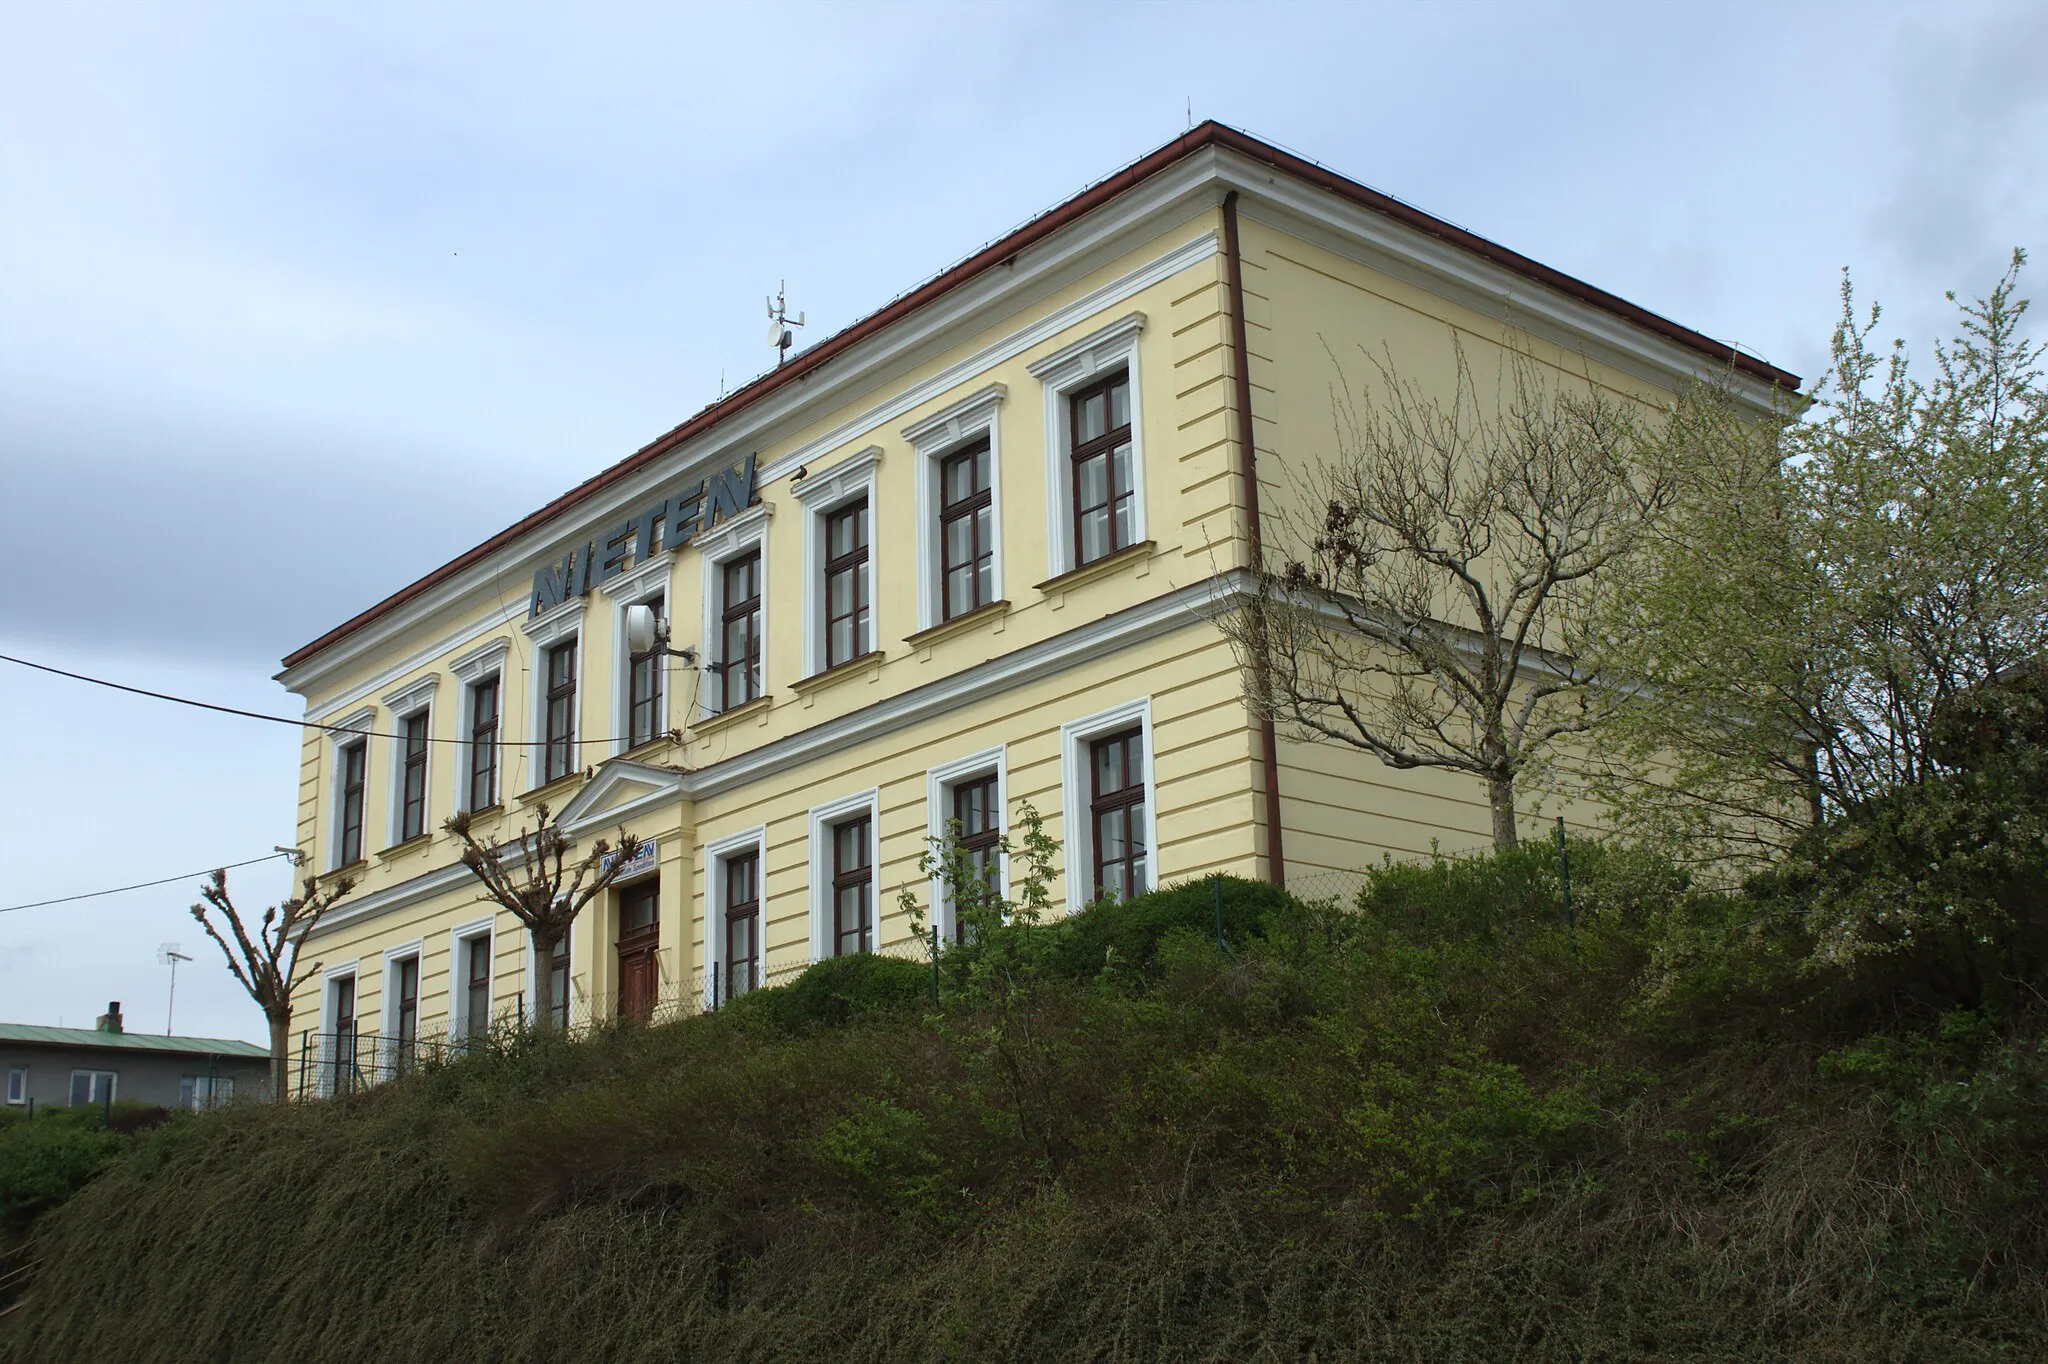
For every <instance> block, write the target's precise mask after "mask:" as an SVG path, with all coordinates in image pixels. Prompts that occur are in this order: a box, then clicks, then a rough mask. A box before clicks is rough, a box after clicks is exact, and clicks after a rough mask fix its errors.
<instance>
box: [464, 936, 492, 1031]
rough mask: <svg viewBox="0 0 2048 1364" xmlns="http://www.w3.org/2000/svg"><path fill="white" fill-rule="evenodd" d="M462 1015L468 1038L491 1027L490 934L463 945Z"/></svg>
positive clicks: (469, 939)
mask: <svg viewBox="0 0 2048 1364" xmlns="http://www.w3.org/2000/svg"><path fill="white" fill-rule="evenodd" d="M462 955H463V957H464V959H465V960H464V967H465V969H464V971H463V991H464V998H463V1014H462V1030H463V1033H464V1035H465V1036H469V1037H475V1036H478V1035H480V1034H482V1033H485V1032H488V1031H489V1030H490V1027H491V939H490V935H489V934H485V935H484V936H482V937H478V938H467V939H465V940H464V941H463V944H462Z"/></svg>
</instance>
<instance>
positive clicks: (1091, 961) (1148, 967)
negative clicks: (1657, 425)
mask: <svg viewBox="0 0 2048 1364" xmlns="http://www.w3.org/2000/svg"><path fill="white" fill-rule="evenodd" d="M1219 887H1220V888H1221V889H1220V894H1221V905H1222V918H1223V940H1224V942H1225V943H1227V944H1229V945H1230V946H1231V947H1233V948H1240V947H1242V946H1244V945H1245V944H1246V943H1248V942H1249V941H1251V940H1252V939H1253V938H1255V937H1257V936H1259V935H1260V934H1261V933H1262V932H1263V931H1264V929H1265V926H1266V924H1267V922H1268V921H1269V920H1270V919H1272V918H1273V917H1274V916H1276V915H1280V914H1284V913H1286V912H1287V911H1289V910H1291V909H1295V908H1297V907H1298V906H1299V903H1300V902H1299V901H1297V900H1295V899H1294V897H1293V896H1291V895H1289V894H1287V892H1286V891H1284V890H1281V889H1280V888H1278V887H1277V886H1273V885H1269V884H1267V883H1266V882H1264V881H1246V880H1243V879H1241V878H1239V877H1235V876H1205V877H1203V878H1202V879H1201V880H1199V881H1186V882H1182V883H1181V884H1179V885H1173V886H1166V887H1163V888H1162V889H1159V890H1155V891H1150V892H1148V893H1146V894H1144V895H1139V896H1135V897H1133V898H1131V899H1129V900H1103V901H1099V902H1097V903H1095V904H1092V905H1089V906H1088V907H1087V908H1086V909H1084V910H1082V911H1081V912H1080V913H1078V914H1075V915H1072V916H1070V917H1069V918H1067V919H1066V920H1064V921H1063V922H1060V923H1056V924H1053V925H1050V926H1049V927H1048V928H1047V929H1045V930H1043V931H1045V932H1046V933H1047V935H1048V943H1047V946H1046V950H1045V954H1044V958H1043V969H1044V970H1045V972H1046V974H1047V975H1048V976H1050V977H1052V978H1054V979H1063V980H1093V979H1095V978H1097V977H1098V976H1100V975H1102V973H1103V972H1104V971H1105V970H1108V971H1109V972H1110V973H1111V974H1112V975H1115V974H1117V973H1119V972H1128V973H1130V974H1131V975H1133V976H1134V977H1136V978H1137V979H1140V980H1153V979H1156V978H1157V977H1158V973H1159V961H1158V958H1159V944H1160V941H1161V940H1162V939H1163V938H1165V937H1166V935H1167V934H1168V933H1169V932H1172V931H1173V930H1174V929H1184V930H1186V931H1188V932H1189V933H1193V934H1196V935H1198V936H1202V937H1206V938H1208V939H1209V940H1210V941H1212V942H1213V941H1214V940H1215V937H1216V920H1217V905H1218V895H1219Z"/></svg>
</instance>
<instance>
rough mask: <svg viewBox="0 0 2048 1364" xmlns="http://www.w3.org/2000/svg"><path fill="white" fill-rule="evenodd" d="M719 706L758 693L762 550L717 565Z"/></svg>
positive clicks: (743, 701) (741, 701) (734, 703)
mask: <svg viewBox="0 0 2048 1364" xmlns="http://www.w3.org/2000/svg"><path fill="white" fill-rule="evenodd" d="M718 694H719V709H720V710H731V709H733V708H734V707H735V706H744V705H745V704H747V702H749V701H752V700H754V699H755V698H756V697H758V696H760V694H761V551H760V550H759V549H753V550H749V551H747V552H746V553H745V554H742V555H741V556H740V557H739V558H737V559H733V560H730V561H729V562H727V563H723V564H720V565H719V639H718Z"/></svg>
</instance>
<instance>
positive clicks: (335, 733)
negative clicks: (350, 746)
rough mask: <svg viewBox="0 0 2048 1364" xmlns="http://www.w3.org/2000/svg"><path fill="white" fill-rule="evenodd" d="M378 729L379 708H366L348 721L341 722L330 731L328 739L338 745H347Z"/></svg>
mask: <svg viewBox="0 0 2048 1364" xmlns="http://www.w3.org/2000/svg"><path fill="white" fill-rule="evenodd" d="M376 727H377V708H376V707H375V706H364V707H363V708H362V709H361V710H359V711H357V712H356V713H355V714H353V715H351V716H349V717H348V718H347V719H346V720H342V721H339V722H338V723H336V724H334V725H333V726H331V727H330V728H329V729H328V732H327V733H328V737H329V738H331V739H333V740H334V742H336V743H338V744H345V743H347V742H349V741H350V740H351V739H354V738H359V737H361V736H362V735H365V734H367V733H369V732H370V731H371V730H373V729H375V728H376Z"/></svg>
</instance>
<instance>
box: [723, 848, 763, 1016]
mask: <svg viewBox="0 0 2048 1364" xmlns="http://www.w3.org/2000/svg"><path fill="white" fill-rule="evenodd" d="M760 972H761V854H760V853H758V852H750V853H742V854H741V855H739V856H738V857H728V858H726V859H725V996H726V998H728V999H730V998H732V997H733V996H734V995H742V994H745V993H746V992H747V991H749V990H751V989H753V988H754V987H755V986H756V985H759V984H760V983H761V978H760Z"/></svg>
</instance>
